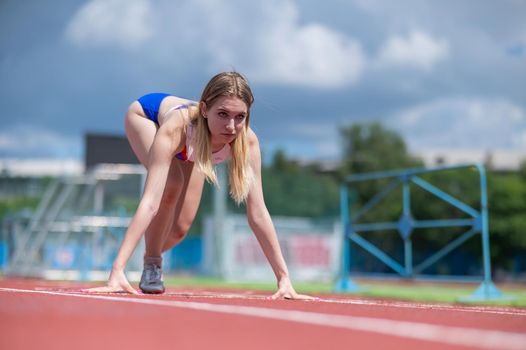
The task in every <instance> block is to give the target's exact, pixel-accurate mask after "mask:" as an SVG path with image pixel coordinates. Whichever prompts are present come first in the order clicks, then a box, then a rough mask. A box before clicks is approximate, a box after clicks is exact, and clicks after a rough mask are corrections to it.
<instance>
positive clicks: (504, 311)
mask: <svg viewBox="0 0 526 350" xmlns="http://www.w3.org/2000/svg"><path fill="white" fill-rule="evenodd" d="M320 301H322V302H324V303H333V304H353V305H367V306H381V307H394V308H408V309H433V310H445V311H455V312H456V311H459V312H473V313H485V314H497V315H514V316H526V309H519V308H517V309H512V308H502V307H495V306H464V305H447V304H429V303H411V302H398V301H376V300H360V299H322V300H320Z"/></svg>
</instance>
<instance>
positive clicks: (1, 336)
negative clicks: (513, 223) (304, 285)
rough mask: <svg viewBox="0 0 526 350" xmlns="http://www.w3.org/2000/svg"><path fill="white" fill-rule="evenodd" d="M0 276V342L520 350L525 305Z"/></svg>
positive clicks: (157, 349)
mask: <svg viewBox="0 0 526 350" xmlns="http://www.w3.org/2000/svg"><path fill="white" fill-rule="evenodd" d="M84 287H86V286H85V285H78V284H73V285H72V284H64V283H62V284H59V283H56V282H55V283H51V282H44V281H21V280H0V349H10V350H11V349H76V350H77V349H90V350H94V349H104V350H105V349H119V350H121V349H126V350H131V349H141V350H149V349H152V350H161V349H207V350H209V349H231V350H241V349H251V350H257V349H265V350H269V349H302V350H307V349H324V350H325V349H327V350H330V349H404V350H413V349H419V350H420V349H425V350H432V349H526V309H517V308H506V307H480V306H479V307H477V306H460V305H444V304H416V303H409V302H395V301H381V300H371V299H360V298H356V297H351V296H342V295H330V296H324V297H321V299H320V300H319V301H309V302H306V301H286V300H277V301H273V300H268V299H267V297H268V295H267V294H261V293H255V292H247V291H219V290H197V289H193V290H190V289H185V290H182V289H170V290H168V291H167V293H166V294H164V295H161V296H146V295H139V296H131V295H121V294H97V295H91V294H86V293H81V292H80V288H84Z"/></svg>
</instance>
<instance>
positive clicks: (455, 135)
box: [389, 97, 526, 153]
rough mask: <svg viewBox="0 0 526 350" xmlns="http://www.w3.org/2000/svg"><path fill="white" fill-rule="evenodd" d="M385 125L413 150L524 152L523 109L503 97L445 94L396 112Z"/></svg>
mask: <svg viewBox="0 0 526 350" xmlns="http://www.w3.org/2000/svg"><path fill="white" fill-rule="evenodd" d="M389 125H390V126H391V127H393V128H395V129H397V130H398V131H399V132H401V133H402V134H403V135H404V136H405V138H406V140H407V141H408V143H409V146H410V148H411V149H412V150H414V151H421V150H424V149H445V148H457V149H471V150H475V149H478V150H493V149H507V150H517V151H522V152H524V153H526V111H525V110H524V109H523V108H521V107H519V106H517V105H515V104H513V103H511V102H510V101H508V100H505V99H483V98H464V97H457V98H445V99H436V100H433V101H431V102H428V103H425V104H422V105H418V106H415V107H412V108H409V109H406V110H403V111H401V112H399V113H397V114H396V115H395V116H394V117H393V118H392V119H391V120H390V121H389Z"/></svg>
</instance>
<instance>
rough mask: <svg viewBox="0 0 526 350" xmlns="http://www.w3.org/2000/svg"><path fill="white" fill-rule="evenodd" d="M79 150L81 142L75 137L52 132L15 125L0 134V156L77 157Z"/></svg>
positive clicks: (79, 153)
mask: <svg viewBox="0 0 526 350" xmlns="http://www.w3.org/2000/svg"><path fill="white" fill-rule="evenodd" d="M81 148H82V142H81V140H80V139H79V138H78V137H77V136H72V135H61V134H58V133H57V132H55V131H53V130H44V129H36V128H32V127H28V126H27V125H16V126H12V127H9V128H7V129H5V130H2V131H1V132H0V155H2V154H9V155H10V156H12V157H27V156H39V157H40V156H46V157H58V158H63V157H79V156H80V155H81Z"/></svg>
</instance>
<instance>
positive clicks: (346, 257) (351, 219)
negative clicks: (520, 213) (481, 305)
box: [336, 164, 502, 301]
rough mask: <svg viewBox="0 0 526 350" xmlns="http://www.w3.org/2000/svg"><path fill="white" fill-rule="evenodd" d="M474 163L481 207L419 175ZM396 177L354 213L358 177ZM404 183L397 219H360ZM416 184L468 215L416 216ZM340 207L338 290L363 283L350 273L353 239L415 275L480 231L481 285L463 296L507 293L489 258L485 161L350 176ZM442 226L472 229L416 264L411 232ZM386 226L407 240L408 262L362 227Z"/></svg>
mask: <svg viewBox="0 0 526 350" xmlns="http://www.w3.org/2000/svg"><path fill="white" fill-rule="evenodd" d="M465 168H470V169H475V170H477V171H478V173H479V184H480V209H478V210H477V209H475V208H472V207H471V206H469V205H467V204H466V203H464V202H462V201H461V200H459V199H457V198H455V197H453V196H452V195H450V194H448V193H446V192H444V191H442V190H441V189H439V188H437V187H435V186H433V185H432V184H430V183H429V182H427V181H425V180H424V179H422V178H421V177H420V175H423V174H428V173H432V172H439V171H444V170H453V169H465ZM380 179H392V181H391V182H390V183H388V184H387V185H386V186H385V187H384V188H383V189H382V190H381V191H380V192H379V193H377V194H376V195H374V196H373V197H372V198H371V199H370V200H369V201H368V202H367V203H366V204H365V205H363V207H362V208H361V209H359V210H358V211H357V212H356V213H354V214H353V215H350V214H351V213H350V208H349V187H350V185H351V184H353V183H357V182H364V181H371V180H380ZM400 185H402V214H401V216H400V218H399V220H398V221H394V222H374V223H358V220H359V219H360V218H361V217H362V216H363V215H364V214H365V213H367V212H369V211H370V210H371V209H372V208H374V207H375V206H376V205H377V204H378V203H380V202H381V201H382V200H383V199H384V198H385V197H386V196H387V195H388V194H389V193H391V192H392V191H393V190H395V189H396V188H398V187H399V186H400ZM412 185H416V186H418V187H420V188H422V189H424V190H425V191H427V192H429V193H431V194H433V195H434V196H436V197H437V198H439V199H440V200H442V201H444V202H446V203H449V204H450V205H452V206H454V207H456V208H457V209H459V210H460V211H462V212H464V213H465V214H467V215H468V216H469V218H465V219H440V220H415V219H414V218H413V217H412V215H411V196H410V194H411V186H412ZM340 208H341V221H342V227H343V235H344V237H343V245H342V246H343V248H342V259H341V261H342V266H341V269H340V270H341V272H340V278H339V280H338V281H337V284H336V290H337V291H344V292H351V291H354V290H357V289H359V287H358V286H357V284H356V283H354V281H353V280H352V279H351V277H350V268H351V266H350V265H351V242H352V243H355V244H357V245H359V246H360V247H362V248H363V249H365V250H366V251H368V252H369V253H371V254H372V255H373V256H375V257H376V258H378V259H379V260H380V261H382V262H383V263H384V264H386V265H387V266H388V267H390V268H391V269H392V270H394V271H395V272H396V273H398V274H399V275H400V276H403V277H407V278H413V277H415V276H416V275H417V274H419V273H421V272H422V271H423V270H425V269H426V268H428V267H429V266H431V265H433V264H434V263H436V262H437V261H438V260H440V259H441V258H443V257H444V256H446V255H447V254H449V253H450V252H451V251H453V250H454V249H456V248H458V247H459V246H460V245H462V244H463V243H464V242H465V241H467V240H468V239H469V238H471V237H473V236H474V235H475V234H477V233H480V234H481V238H482V255H483V270H484V275H483V281H482V284H481V286H480V287H479V288H478V289H477V291H476V292H475V293H474V294H473V295H472V296H471V297H469V298H465V299H464V300H466V301H469V300H488V299H499V298H502V293H501V292H500V291H499V290H498V289H497V288H496V287H495V285H494V284H493V282H492V278H491V264H490V245H489V229H488V205H487V183H486V172H485V169H484V167H483V166H482V165H480V164H463V165H457V166H440V167H434V168H415V169H405V170H394V171H382V172H373V173H365V174H357V175H352V176H349V177H347V178H346V179H345V182H344V183H343V184H342V186H341V188H340ZM439 227H469V229H468V230H467V231H466V232H464V233H463V234H461V235H460V236H459V237H457V238H456V239H455V240H453V241H452V242H450V243H448V244H447V245H446V246H445V247H443V248H442V249H440V250H439V251H438V252H436V253H435V254H433V255H432V256H430V257H428V258H427V259H426V260H424V261H423V262H421V263H420V264H418V265H417V266H414V264H413V255H412V240H411V233H412V231H413V230H414V229H417V228H420V229H422V228H439ZM382 230H398V232H399V233H400V235H401V237H402V239H403V241H404V263H403V265H402V264H401V263H399V262H397V261H395V260H394V259H393V258H391V257H390V256H389V255H388V254H386V253H385V252H383V251H382V250H381V249H379V248H378V247H376V246H375V245H374V244H372V243H370V242H369V241H367V240H366V239H365V238H363V237H362V236H361V235H360V234H359V233H366V232H372V231H382Z"/></svg>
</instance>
